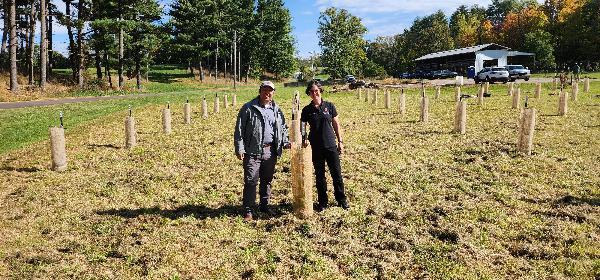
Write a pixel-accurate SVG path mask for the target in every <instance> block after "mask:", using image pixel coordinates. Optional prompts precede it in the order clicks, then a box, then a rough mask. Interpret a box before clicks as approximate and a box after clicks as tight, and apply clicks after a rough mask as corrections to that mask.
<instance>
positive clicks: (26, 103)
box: [0, 93, 156, 110]
mask: <svg viewBox="0 0 600 280" xmlns="http://www.w3.org/2000/svg"><path fill="white" fill-rule="evenodd" d="M152 95H156V93H143V94H129V95H112V96H89V97H73V98H60V99H45V100H34V101H20V102H0V110H2V109H16V108H26V107H39V106H50V105H58V104H69V103H81V102H91V101H102V100H113V99H129V98H138V97H146V96H152Z"/></svg>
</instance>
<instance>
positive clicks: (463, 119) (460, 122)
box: [454, 100, 467, 134]
mask: <svg viewBox="0 0 600 280" xmlns="http://www.w3.org/2000/svg"><path fill="white" fill-rule="evenodd" d="M466 131H467V101H464V100H462V101H459V102H456V113H455V114H454V132H456V133H460V134H465V133H466Z"/></svg>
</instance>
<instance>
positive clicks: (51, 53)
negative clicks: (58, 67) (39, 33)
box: [46, 12, 54, 79]
mask: <svg viewBox="0 0 600 280" xmlns="http://www.w3.org/2000/svg"><path fill="white" fill-rule="evenodd" d="M46 13H48V12H46ZM47 37H48V55H47V57H48V72H47V73H46V79H49V78H50V77H51V76H52V69H53V68H54V51H53V50H52V16H51V15H50V16H48V36H47Z"/></svg>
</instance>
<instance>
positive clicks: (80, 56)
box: [77, 0, 86, 88]
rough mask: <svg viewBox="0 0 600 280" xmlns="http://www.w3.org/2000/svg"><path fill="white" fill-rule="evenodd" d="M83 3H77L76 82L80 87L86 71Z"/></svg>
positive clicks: (82, 0)
mask: <svg viewBox="0 0 600 280" xmlns="http://www.w3.org/2000/svg"><path fill="white" fill-rule="evenodd" d="M84 4H85V1H84V0H79V3H78V5H77V21H78V24H77V68H78V71H77V84H78V85H79V87H80V88H82V87H83V74H84V73H85V71H86V67H85V54H84V46H83V27H84V25H85V19H84V16H83V9H84V6H83V5H84Z"/></svg>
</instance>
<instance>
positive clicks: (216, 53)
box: [215, 41, 219, 81]
mask: <svg viewBox="0 0 600 280" xmlns="http://www.w3.org/2000/svg"><path fill="white" fill-rule="evenodd" d="M218 78H219V41H217V50H216V51H215V81H216V80H217V79H218Z"/></svg>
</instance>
